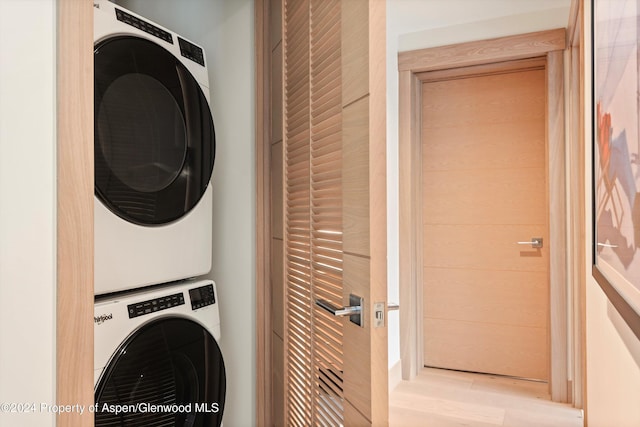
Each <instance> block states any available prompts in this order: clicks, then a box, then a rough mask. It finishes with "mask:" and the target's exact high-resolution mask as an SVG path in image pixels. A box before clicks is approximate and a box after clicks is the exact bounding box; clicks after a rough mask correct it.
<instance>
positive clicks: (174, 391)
mask: <svg viewBox="0 0 640 427" xmlns="http://www.w3.org/2000/svg"><path fill="white" fill-rule="evenodd" d="M225 388H226V377H225V369H224V361H223V359H222V354H221V352H220V348H219V347H218V344H217V343H216V341H215V339H214V338H213V337H212V336H211V334H209V333H208V332H207V331H206V330H205V329H204V328H203V327H202V326H200V325H199V324H197V323H195V322H193V321H190V320H186V319H182V318H164V319H160V320H155V321H153V322H151V323H148V324H147V325H145V326H144V327H142V328H141V329H139V330H138V331H137V332H136V333H135V334H133V335H132V336H131V337H130V338H129V339H128V340H127V341H126V342H125V343H124V344H123V345H122V346H121V348H119V349H118V350H117V352H116V354H115V356H114V357H113V359H112V360H111V362H110V364H109V366H108V367H107V368H106V369H105V371H104V373H103V376H102V377H101V379H100V382H99V383H98V385H97V387H96V392H95V402H96V405H97V407H96V408H97V411H96V413H95V425H96V427H100V426H122V427H124V426H127V427H147V426H167V427H169V426H171V427H174V426H175V427H204V426H207V427H210V426H219V425H220V424H221V422H222V412H223V409H224V402H225ZM105 405H106V406H105ZM118 411H119V412H120V413H116V412H118Z"/></svg>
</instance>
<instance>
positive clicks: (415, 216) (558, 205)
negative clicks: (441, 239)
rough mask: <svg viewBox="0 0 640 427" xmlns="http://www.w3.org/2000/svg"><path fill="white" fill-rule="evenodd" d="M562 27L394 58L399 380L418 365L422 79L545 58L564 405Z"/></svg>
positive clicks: (557, 355)
mask: <svg viewBox="0 0 640 427" xmlns="http://www.w3.org/2000/svg"><path fill="white" fill-rule="evenodd" d="M565 46H566V37H565V29H564V28H560V29H556V30H548V31H540V32H535V33H528V34H522V35H516V36H508V37H501V38H496V39H490V40H482V41H473V42H468V43H462V44H456V45H450V46H442V47H435V48H428V49H420V50H415V51H409V52H401V53H399V54H398V71H399V102H400V106H399V107H400V108H399V165H400V176H399V186H400V189H399V190H400V207H399V213H400V215H399V220H400V236H399V238H400V248H399V249H400V266H399V267H400V307H402V309H401V310H400V331H401V332H400V353H401V363H402V377H403V379H405V380H410V379H412V378H414V377H415V376H416V375H417V373H418V371H419V369H420V368H421V366H422V348H423V347H422V346H423V343H422V341H423V340H422V330H421V329H422V321H421V319H422V268H421V266H422V233H421V230H422V221H421V218H422V214H421V209H422V203H421V200H422V182H421V180H422V176H421V175H422V172H421V170H422V154H421V153H422V147H421V145H422V144H421V135H420V123H421V117H420V113H421V111H420V110H421V104H422V100H421V97H422V91H421V83H422V81H421V79H423V78H424V77H423V76H424V74H423V75H422V76H421V73H425V72H427V71H441V70H454V71H453V72H455V70H460V71H462V70H463V69H464V68H465V67H471V66H478V65H485V64H495V63H501V62H508V61H515V60H521V59H526V58H544V59H546V67H545V70H546V74H547V123H546V130H547V168H548V170H547V172H548V180H549V182H548V191H549V193H548V206H549V236H550V238H549V240H550V242H549V243H550V248H551V253H550V256H549V269H550V273H549V275H550V283H549V286H550V307H549V312H550V313H549V314H550V317H549V322H550V323H549V326H550V327H549V331H550V349H551V355H550V356H551V357H550V381H549V383H550V392H551V397H552V399H553V400H554V401H558V402H567V401H569V399H570V397H569V384H568V378H569V377H568V366H567V355H568V340H567V338H568V335H567V334H568V333H571V331H568V330H567V288H566V269H567V268H566V246H567V244H566V221H567V217H566V208H565V197H566V194H565V130H564V64H563V56H564V49H565Z"/></svg>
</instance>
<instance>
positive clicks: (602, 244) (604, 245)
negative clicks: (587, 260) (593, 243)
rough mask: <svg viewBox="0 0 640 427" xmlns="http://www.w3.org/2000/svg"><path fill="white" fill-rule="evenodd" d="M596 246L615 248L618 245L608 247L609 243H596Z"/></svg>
mask: <svg viewBox="0 0 640 427" xmlns="http://www.w3.org/2000/svg"><path fill="white" fill-rule="evenodd" d="M597 245H598V246H602V247H603V248H617V247H618V245H610V244H609V243H600V242H598V243H597Z"/></svg>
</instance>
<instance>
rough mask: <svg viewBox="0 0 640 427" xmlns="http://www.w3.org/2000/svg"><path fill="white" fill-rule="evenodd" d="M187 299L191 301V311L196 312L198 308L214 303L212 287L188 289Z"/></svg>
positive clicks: (214, 296) (214, 297)
mask: <svg viewBox="0 0 640 427" xmlns="http://www.w3.org/2000/svg"><path fill="white" fill-rule="evenodd" d="M189 298H190V299H191V309H192V310H197V309H198V308H202V307H206V306H208V305H212V304H215V303H216V295H215V293H214V292H213V285H206V286H200V287H199V288H193V289H189Z"/></svg>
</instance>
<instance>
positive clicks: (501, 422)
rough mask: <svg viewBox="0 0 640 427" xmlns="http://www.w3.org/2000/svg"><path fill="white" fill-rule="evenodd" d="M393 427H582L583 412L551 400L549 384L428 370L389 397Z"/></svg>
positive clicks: (403, 382)
mask: <svg viewBox="0 0 640 427" xmlns="http://www.w3.org/2000/svg"><path fill="white" fill-rule="evenodd" d="M389 426H390V427H413V426H426V427H453V426H455V427H459V426H470V427H487V426H507V427H582V426H583V418H582V411H580V410H579V409H575V408H572V407H571V406H570V405H565V404H560V403H554V402H551V401H550V397H549V392H548V385H547V384H546V383H541V382H534V381H526V380H519V379H514V378H509V377H500V376H494V375H483V374H472V373H467V372H458V371H448V370H444V369H432V368H424V369H422V370H421V371H420V373H419V374H418V377H417V378H416V379H415V380H413V381H402V382H401V383H400V384H399V385H398V386H397V387H396V388H395V389H394V390H393V391H392V392H391V393H390V395H389Z"/></svg>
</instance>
